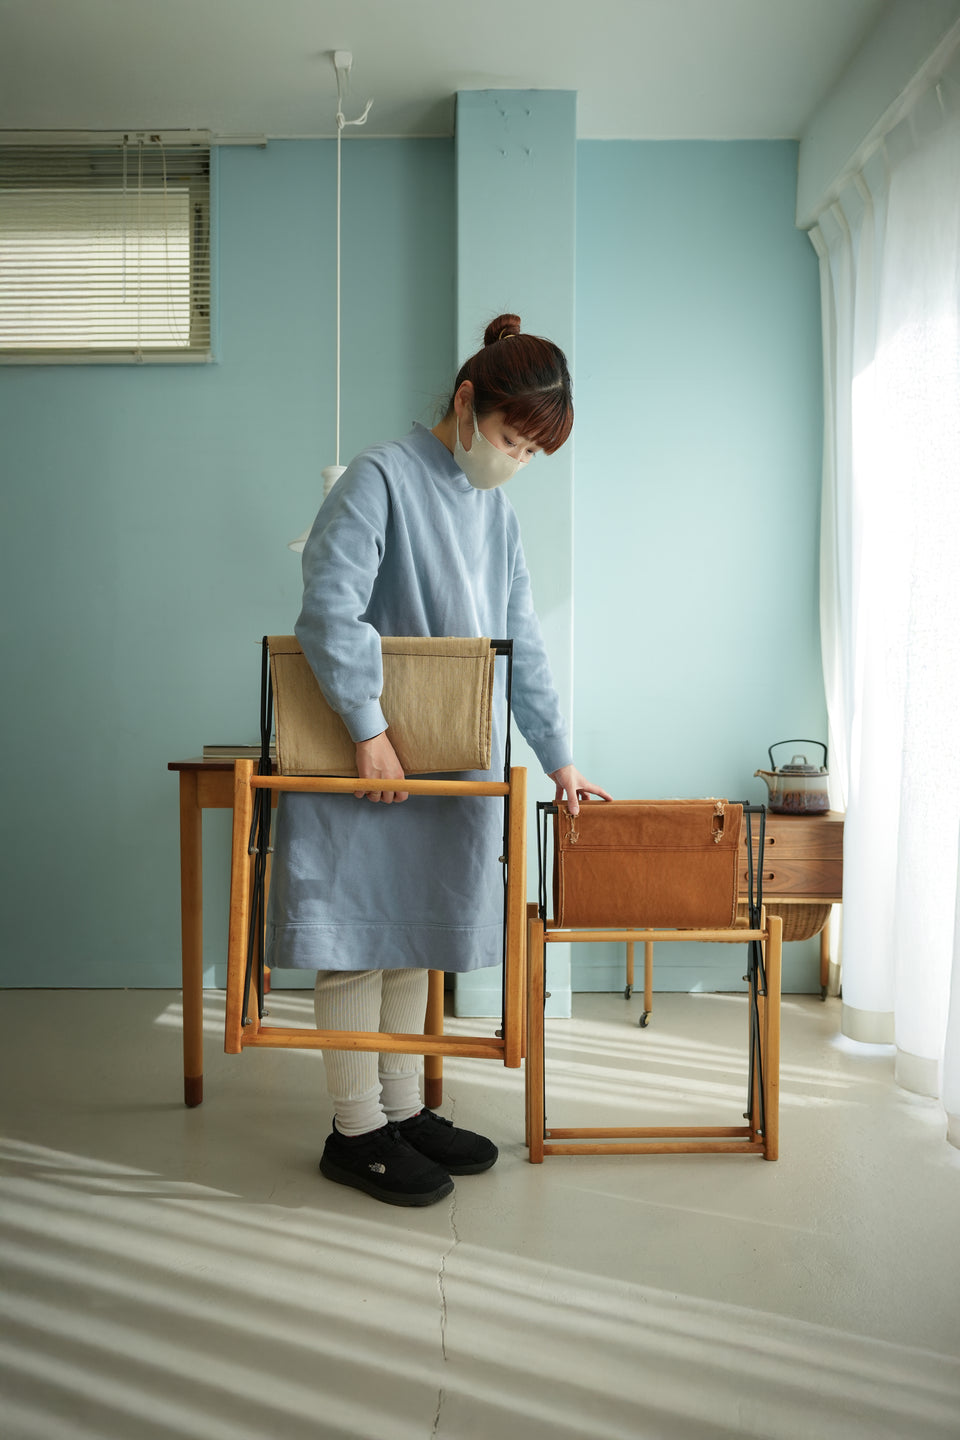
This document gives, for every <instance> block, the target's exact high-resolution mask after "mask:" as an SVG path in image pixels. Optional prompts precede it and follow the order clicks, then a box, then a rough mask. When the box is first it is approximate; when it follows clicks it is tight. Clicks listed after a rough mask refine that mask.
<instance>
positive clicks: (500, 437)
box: [267, 315, 610, 1205]
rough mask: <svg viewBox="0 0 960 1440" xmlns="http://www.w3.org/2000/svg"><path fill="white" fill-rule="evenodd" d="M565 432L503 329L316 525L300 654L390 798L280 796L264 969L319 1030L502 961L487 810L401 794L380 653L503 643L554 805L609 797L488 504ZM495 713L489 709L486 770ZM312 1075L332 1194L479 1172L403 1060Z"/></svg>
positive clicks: (500, 503)
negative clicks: (426, 1104)
mask: <svg viewBox="0 0 960 1440" xmlns="http://www.w3.org/2000/svg"><path fill="white" fill-rule="evenodd" d="M572 425H573V404H572V400H571V394H570V376H569V373H568V370H567V364H566V360H565V358H564V355H563V352H562V351H561V350H559V349H558V348H557V346H556V345H554V344H552V343H551V342H550V341H549V340H544V339H541V338H539V337H537V336H532V335H522V334H521V333H520V321H519V319H518V318H517V316H515V315H501V316H499V317H498V318H497V319H496V320H494V321H492V322H491V324H490V325H488V327H487V330H486V334H485V337H484V345H483V348H482V349H481V350H479V351H478V352H477V354H475V355H473V356H471V357H470V359H469V360H467V361H466V362H465V364H464V365H463V366H462V368H461V370H460V373H459V374H458V376H457V379H456V383H455V385H454V391H453V395H452V397H451V399H450V403H449V405H448V407H447V412H446V414H445V415H444V417H443V419H442V420H441V421H440V422H439V424H438V425H436V426H435V427H434V429H433V430H432V431H431V430H427V429H425V428H424V427H423V426H421V425H416V426H414V429H413V431H412V432H411V433H410V434H409V435H408V436H407V437H406V438H405V439H403V440H398V441H394V442H392V443H389V444H386V445H379V446H375V447H373V448H372V449H370V450H366V451H364V452H363V453H362V454H360V455H358V456H357V458H356V459H355V460H354V461H353V463H352V464H351V465H350V466H348V468H347V470H346V472H345V473H344V474H343V475H342V476H341V478H340V479H339V480H338V481H337V483H336V485H335V486H334V488H333V490H332V491H331V493H330V495H329V496H328V498H327V499H326V500H325V501H324V504H323V507H322V509H321V511H320V513H319V515H318V516H317V519H316V522H315V524H314V527H313V530H312V532H311V534H310V538H309V540H308V541H307V544H306V547H305V549H304V552H303V575H304V595H303V609H302V611H301V614H300V618H299V620H298V621H297V626H296V633H297V637H298V639H299V641H300V644H301V646H302V647H303V651H304V654H305V655H306V657H307V659H308V661H309V662H310V665H311V667H312V668H313V670H314V672H315V674H316V677H317V680H318V682H319V684H320V688H321V689H322V691H323V693H324V695H325V697H326V699H327V701H328V703H329V704H330V705H331V706H332V708H333V709H334V710H336V711H337V712H338V714H339V715H340V717H341V718H342V720H343V722H344V724H345V725H346V727H347V730H348V731H349V733H350V736H351V738H352V739H353V741H354V742H355V743H356V747H357V774H358V777H359V779H360V781H361V782H362V781H363V780H364V779H375V780H381V779H385V778H386V779H392V778H393V777H396V779H397V781H398V783H397V786H396V788H395V789H393V790H386V791H380V790H369V791H365V790H364V789H363V787H362V783H361V784H360V785H358V788H357V790H356V791H355V794H354V795H353V796H351V795H293V794H287V795H284V796H283V797H282V804H281V806H280V809H279V812H278V818H277V835H276V845H275V850H276V854H275V862H274V871H273V874H274V881H273V886H272V894H271V913H270V920H269V924H268V954H267V960H268V963H269V964H270V965H271V966H275V967H281V968H282V967H285V966H293V967H298V968H306V969H313V970H316V971H317V978H316V986H315V992H314V996H315V1009H316V1018H317V1026H318V1028H320V1029H323V1030H367V1031H371V1030H382V1031H392V1032H395V1033H420V1032H422V1030H423V1027H424V1022H425V1015H426V997H427V971H428V970H451V971H460V972H462V971H466V970H472V969H475V968H478V967H480V966H488V965H495V964H497V963H498V962H499V961H500V959H501V935H502V930H501V923H502V896H503V888H502V871H501V866H500V861H499V855H500V850H501V838H502V815H501V813H500V809H499V806H497V805H496V804H493V803H491V802H490V800H488V799H485V798H477V797H457V798H449V797H437V796H415V797H413V798H412V799H410V798H409V797H408V795H407V793H406V792H405V791H404V790H403V788H402V781H403V769H402V767H401V765H400V763H399V761H398V759H397V756H396V754H395V752H394V749H393V746H392V744H391V743H390V736H389V732H388V728H387V720H386V718H385V717H384V715H383V712H382V710H381V709H380V701H379V697H380V694H381V691H382V688H383V685H382V664H381V651H380V636H381V635H433V636H443V635H457V636H471V635H488V636H498V637H499V636H505V637H508V638H511V639H512V640H513V657H514V659H513V666H514V668H513V691H512V709H513V714H514V716H515V718H516V721H517V724H518V725H519V728H520V730H521V732H522V733H523V735H524V736H525V738H526V740H527V741H528V743H529V744H530V746H531V748H532V749H533V751H534V753H535V754H536V756H537V759H538V760H539V762H540V764H541V765H542V766H543V769H544V771H545V772H546V773H547V774H548V775H549V776H550V777H551V779H553V780H554V782H555V783H556V794H557V799H558V800H560V799H563V798H566V800H567V802H568V804H569V805H570V807H571V809H572V810H574V811H576V809H577V807H578V802H579V800H580V799H581V798H585V797H587V796H588V795H599V796H601V797H602V798H604V799H609V798H610V797H609V796H608V795H607V794H606V792H605V791H603V790H600V789H598V788H597V787H596V786H595V785H590V784H588V782H587V781H586V780H584V778H583V776H582V775H581V774H580V773H579V771H578V770H577V769H576V768H575V767H574V765H573V762H572V759H571V755H570V747H569V741H568V738H567V731H566V727H565V725H564V721H563V718H562V716H561V714H560V708H559V702H558V697H557V693H556V689H555V687H554V684H553V680H552V678H551V675H550V667H549V663H548V661H547V656H546V652H545V650H544V645H543V640H542V637H541V634H540V626H539V622H538V620H537V617H536V614H535V612H534V609H533V601H532V598H531V592H530V578H529V575H528V573H527V568H526V565H525V563H524V559H523V550H522V547H521V544H520V534H519V527H518V523H517V518H516V515H515V513H514V511H513V508H512V506H511V505H510V504H509V502H508V501H507V499H506V497H505V495H504V494H503V492H502V490H501V489H500V488H499V487H500V486H501V485H502V484H503V483H504V482H505V481H506V480H508V479H510V478H511V476H512V475H513V474H514V473H515V472H516V471H517V470H522V468H523V467H524V466H525V465H526V464H527V463H528V462H529V461H530V460H531V459H532V457H533V456H534V455H535V454H537V453H538V451H540V450H543V451H545V452H546V453H547V454H552V453H553V452H554V451H555V450H557V449H559V447H560V446H561V445H562V444H563V443H564V441H565V440H566V439H567V437H568V435H569V434H570V430H571V427H572ZM498 669H499V667H498ZM503 711H504V702H503V699H502V689H501V691H500V704H499V705H498V704H497V703H496V697H495V703H494V735H493V760H492V768H493V770H494V772H496V771H497V770H498V768H502V765H503V741H504V735H503V728H504V727H503V720H502V716H503ZM451 778H471V777H469V776H461V777H451ZM476 778H480V779H483V778H489V775H488V774H486V773H483V774H478V775H477V776H476ZM358 801H360V802H362V803H360V804H358ZM324 1064H325V1068H326V1074H327V1085H328V1089H329V1091H330V1095H331V1098H332V1100H333V1105H334V1125H333V1132H332V1134H331V1135H330V1136H328V1138H327V1141H326V1144H325V1146H324V1151H323V1157H322V1159H321V1161H320V1170H321V1172H322V1174H324V1175H325V1176H326V1177H327V1178H328V1179H330V1180H334V1181H337V1182H338V1183H340V1184H343V1185H350V1186H353V1187H354V1188H356V1189H359V1190H363V1191H365V1192H366V1193H367V1194H370V1195H373V1196H375V1197H376V1198H377V1199H380V1200H384V1201H386V1202H387V1203H389V1204H394V1205H429V1204H432V1203H433V1202H434V1201H436V1200H440V1199H442V1198H443V1196H445V1195H448V1194H449V1193H450V1191H451V1190H452V1189H453V1181H452V1180H451V1178H450V1177H451V1175H469V1174H477V1173H479V1172H480V1171H483V1170H487V1169H489V1168H490V1166H491V1165H493V1163H494V1162H495V1160H496V1158H497V1149H496V1146H495V1145H494V1144H493V1143H492V1142H491V1141H490V1140H487V1139H486V1138H485V1137H484V1136H481V1135H476V1134H474V1133H473V1132H472V1131H469V1130H460V1129H457V1128H455V1127H454V1126H452V1125H451V1124H450V1123H449V1121H446V1120H444V1119H442V1118H441V1117H440V1116H437V1115H434V1114H433V1113H432V1112H431V1111H429V1110H425V1109H423V1108H422V1104H421V1099H420V1085H419V1071H420V1062H419V1057H417V1056H409V1055H399V1054H383V1055H379V1056H377V1055H374V1054H372V1053H358V1052H350V1051H336V1050H334V1051H325V1052H324Z"/></svg>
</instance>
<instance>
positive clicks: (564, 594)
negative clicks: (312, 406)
mask: <svg viewBox="0 0 960 1440" xmlns="http://www.w3.org/2000/svg"><path fill="white" fill-rule="evenodd" d="M576 155H577V97H576V93H575V92H574V91H571V90H469V91H461V92H460V93H459V94H458V96H457V135H456V164H457V354H458V357H459V359H460V360H461V361H462V360H463V359H464V358H465V357H466V356H467V355H471V354H473V352H474V351H475V350H477V349H478V348H479V347H480V345H481V344H482V343H483V331H484V328H485V326H486V325H487V323H488V322H489V321H490V320H492V319H494V317H495V316H497V315H500V314H503V313H509V312H512V313H514V314H517V315H519V316H520V319H521V321H522V324H523V329H524V330H526V331H528V332H530V333H532V334H537V335H546V336H548V337H549V338H550V339H551V340H553V341H555V342H556V343H557V344H558V345H559V346H560V347H561V348H562V349H563V350H564V351H565V353H566V355H567V358H568V360H569V361H570V363H571V370H572V369H573V345H574V302H575V289H574V273H575V262H576ZM573 445H574V442H573V440H572V439H571V440H569V441H568V442H567V444H566V445H564V446H563V448H562V449H561V450H560V451H559V452H558V454H556V455H554V456H551V457H549V458H547V457H546V456H539V457H538V458H537V460H536V461H535V462H534V464H533V465H531V466H530V469H529V471H528V472H526V473H525V474H524V475H523V476H522V477H517V479H516V480H515V481H513V482H511V484H510V488H509V496H510V499H511V501H512V502H513V505H514V507H515V508H516V511H517V514H518V515H519V517H520V524H521V527H522V531H523V542H524V549H525V552H526V557H527V563H528V565H529V568H530V574H531V577H532V580H533V589H534V596H535V599H536V604H537V611H538V613H539V615H540V619H541V622H542V625H543V630H544V636H545V639H546V643H547V648H548V651H549V653H550V660H551V663H552V666H553V673H554V677H555V679H556V682H557V686H558V689H559V691H560V697H561V701H562V703H563V706H564V710H565V712H566V714H567V716H568V717H570V716H571V715H572V709H573V707H572V680H573V664H572V635H573V593H572V587H573V460H574V453H573ZM513 758H514V763H515V764H517V765H526V767H527V772H528V791H529V796H528V804H529V807H530V812H531V813H530V817H529V825H528V843H529V846H530V855H531V866H530V874H529V888H528V893H529V895H530V897H531V899H532V898H534V897H535V891H536V869H535V867H536V839H535V826H534V821H535V816H536V810H535V804H536V801H537V800H550V799H552V798H553V785H552V783H551V782H550V781H549V780H547V779H546V777H545V776H544V775H543V773H542V771H541V769H540V766H539V764H538V763H537V760H536V758H535V757H534V755H533V753H532V751H531V750H529V748H528V747H527V746H526V745H525V744H524V742H523V741H522V739H521V738H520V737H519V736H518V735H516V732H515V735H514V752H513ZM548 962H549V964H548V974H547V988H548V990H549V991H550V993H551V999H550V1001H549V1002H548V1012H547V1013H548V1014H551V1015H569V1014H570V953H569V947H568V946H565V945H564V946H560V945H553V946H550V948H549V954H548ZM455 1009H456V1013H457V1014H458V1015H499V1014H500V969H499V967H498V968H497V969H495V970H478V971H474V972H473V973H471V974H468V975H458V976H457V982H456V1001H455Z"/></svg>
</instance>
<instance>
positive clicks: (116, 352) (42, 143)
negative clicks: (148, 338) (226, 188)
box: [0, 131, 217, 365]
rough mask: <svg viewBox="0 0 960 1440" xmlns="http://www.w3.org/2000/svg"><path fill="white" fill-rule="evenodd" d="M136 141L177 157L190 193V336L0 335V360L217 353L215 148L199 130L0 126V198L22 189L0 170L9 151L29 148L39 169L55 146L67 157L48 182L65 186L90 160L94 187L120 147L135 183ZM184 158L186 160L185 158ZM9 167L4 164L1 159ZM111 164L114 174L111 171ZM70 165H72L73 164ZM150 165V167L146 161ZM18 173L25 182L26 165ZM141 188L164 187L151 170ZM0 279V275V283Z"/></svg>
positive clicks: (108, 181)
mask: <svg viewBox="0 0 960 1440" xmlns="http://www.w3.org/2000/svg"><path fill="white" fill-rule="evenodd" d="M141 145H144V146H152V147H153V150H152V152H151V158H154V157H156V155H157V154H158V153H161V154H162V156H163V162H164V164H169V165H170V166H171V167H175V166H176V163H177V161H178V160H180V161H181V162H184V161H185V163H184V164H183V169H184V170H185V172H186V173H185V174H183V175H179V174H178V175H177V176H176V180H175V184H176V187H177V189H178V190H181V191H182V190H183V189H184V188H186V189H187V192H188V196H189V200H188V203H189V232H190V233H189V267H190V268H189V276H188V279H187V282H186V283H187V285H188V286H189V316H190V322H189V323H190V337H189V341H188V343H187V344H185V345H175V346H173V345H150V344H141V345H139V346H137V345H135V344H134V345H131V344H123V343H118V344H116V345H114V346H105V345H98V346H95V347H92V346H91V347H87V346H83V345H79V344H70V345H62V346H56V347H55V346H44V347H39V346H37V347H33V346H28V347H23V346H4V345H3V342H2V339H0V365H78V364H79V365H156V364H161V365H169V364H174V365H191V364H192V365H196V364H209V363H211V362H213V361H214V360H215V359H216V356H215V353H214V337H215V318H216V307H215V299H214V295H215V284H214V254H215V245H214V238H215V237H214V216H215V213H216V207H215V194H216V153H217V152H216V146H215V145H214V144H213V142H212V138H211V136H210V134H209V133H208V132H206V131H126V132H109V133H106V132H75V131H70V132H0V202H2V198H3V191H4V189H5V188H7V186H9V187H10V188H23V187H22V186H21V185H20V184H19V181H18V180H17V179H16V178H14V177H13V175H12V174H4V173H2V172H3V171H4V170H5V169H7V170H9V168H10V164H11V161H10V158H9V157H10V156H11V152H12V151H16V152H18V155H17V162H18V163H19V164H20V165H21V166H25V165H26V163H27V162H28V161H29V158H30V154H31V152H35V155H36V159H37V165H38V171H39V170H40V168H41V166H42V162H43V161H46V160H50V159H52V158H53V157H55V155H56V154H57V152H59V153H60V154H62V155H63V156H65V157H66V159H65V161H64V164H65V175H66V178H65V179H64V178H63V176H60V177H57V178H56V179H53V178H51V179H50V180H49V184H50V188H61V189H68V188H70V186H71V185H74V184H77V185H80V184H82V182H83V178H84V177H83V175H82V167H83V166H84V164H85V163H88V164H89V166H90V169H89V185H88V186H86V187H85V188H87V189H89V190H94V189H97V188H101V187H112V185H114V184H116V183H117V180H118V175H119V173H120V172H119V170H118V168H117V166H118V164H119V163H120V162H121V160H122V157H123V153H124V149H125V148H126V151H127V168H128V172H129V173H128V176H127V184H128V185H129V186H130V187H131V188H133V189H134V190H135V189H136V187H137V181H138V174H137V161H138V154H139V153H140V147H141ZM185 157H188V158H186V160H185ZM5 158H7V160H8V165H7V166H6V167H4V164H3V162H4V159H5ZM98 161H99V162H101V163H105V164H106V165H107V173H106V174H103V175H100V176H99V178H98V176H97V174H96V169H97V162H98ZM111 164H112V167H113V173H112V175H111V173H110V166H111ZM74 166H75V170H74V168H73V167H74ZM153 168H154V171H155V166H154V167H153ZM23 175H24V177H25V178H26V179H27V181H28V183H29V178H30V177H29V170H28V169H26V168H24V169H23ZM32 188H36V189H38V190H42V189H43V188H44V182H43V177H42V175H38V178H37V179H36V180H35V181H34V183H33V187H32ZM143 188H144V190H145V191H149V192H151V193H154V194H155V193H158V192H159V191H160V190H162V188H163V183H162V181H161V180H160V179H159V178H158V176H157V174H156V173H152V174H151V175H150V176H149V177H147V179H146V181H145V183H144V187H143ZM2 283H3V277H2V274H0V284H2Z"/></svg>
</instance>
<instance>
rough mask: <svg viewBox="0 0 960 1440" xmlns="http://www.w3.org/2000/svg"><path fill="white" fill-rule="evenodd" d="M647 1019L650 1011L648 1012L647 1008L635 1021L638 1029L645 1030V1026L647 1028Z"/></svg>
mask: <svg viewBox="0 0 960 1440" xmlns="http://www.w3.org/2000/svg"><path fill="white" fill-rule="evenodd" d="M649 1019H650V1012H649V1010H644V1012H643V1014H642V1015H641V1016H640V1019H639V1020H638V1021H637V1024H638V1025H639V1026H640V1029H641V1030H646V1028H647V1021H648V1020H649Z"/></svg>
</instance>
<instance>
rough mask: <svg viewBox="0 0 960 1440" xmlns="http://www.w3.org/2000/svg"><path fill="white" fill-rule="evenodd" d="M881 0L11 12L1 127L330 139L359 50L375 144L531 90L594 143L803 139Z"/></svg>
mask: <svg viewBox="0 0 960 1440" xmlns="http://www.w3.org/2000/svg"><path fill="white" fill-rule="evenodd" d="M886 3H887V0H0V129H6V130H9V129H30V130H33V129H85V130H86V129H91V130H99V129H111V130H113V129H148V128H149V129H182V128H199V129H207V130H212V131H213V132H214V133H215V134H218V135H231V134H232V135H250V134H253V135H267V136H271V137H280V136H297V137H299V136H316V135H332V134H334V133H335V120H334V116H335V114H336V75H335V71H334V68H333V60H332V52H333V51H334V50H335V49H345V50H350V51H352V52H353V57H354V63H353V72H352V76H351V80H350V89H349V97H348V103H347V104H346V105H345V106H344V109H345V112H346V114H347V116H348V118H351V117H352V116H353V115H355V114H358V113H359V112H360V111H361V110H362V109H363V105H364V103H365V102H366V100H367V99H368V98H370V97H372V98H373V100H374V105H373V110H372V112H371V115H370V119H369V121H368V123H367V126H366V129H365V130H364V131H363V132H362V133H364V134H365V135H450V134H452V133H453V113H454V102H453V96H454V94H455V92H456V91H457V90H461V89H467V90H474V89H517V88H519V89H528V88H529V89H560V90H576V91H577V92H578V96H579V99H578V133H579V134H580V135H581V136H582V137H585V138H604V139H612V138H624V139H648V138H649V139H778V138H790V137H794V138H798V137H799V136H800V135H802V133H803V130H804V127H805V125H806V123H807V121H808V119H809V118H810V116H811V115H812V113H813V112H814V111H815V109H816V107H817V105H818V103H819V102H820V101H821V100H822V98H823V97H824V96H825V95H826V94H827V93H828V92H829V90H830V89H831V87H832V86H833V84H834V83H835V81H836V80H837V79H838V77H839V76H840V74H841V73H842V72H843V70H844V68H845V67H846V65H847V64H848V62H849V61H850V59H851V58H852V57H853V55H854V54H855V53H856V51H857V49H858V48H859V46H860V44H861V42H862V41H863V38H864V36H865V35H866V34H867V33H868V32H869V30H870V29H871V28H872V26H873V24H874V23H875V22H876V20H877V17H878V16H879V14H880V12H881V11H882V10H883V9H884V7H885V5H886ZM347 133H348V134H349V133H350V132H349V131H348V132H347ZM353 133H355V134H356V133H359V132H356V131H354V132H353Z"/></svg>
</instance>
